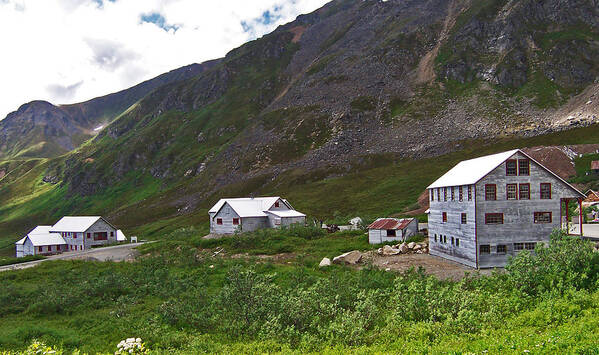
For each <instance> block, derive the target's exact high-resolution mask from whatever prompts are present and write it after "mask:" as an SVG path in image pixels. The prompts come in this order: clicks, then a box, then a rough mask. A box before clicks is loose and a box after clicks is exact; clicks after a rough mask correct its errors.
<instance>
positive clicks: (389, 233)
mask: <svg viewBox="0 0 599 355" xmlns="http://www.w3.org/2000/svg"><path fill="white" fill-rule="evenodd" d="M387 237H395V229H387Z"/></svg>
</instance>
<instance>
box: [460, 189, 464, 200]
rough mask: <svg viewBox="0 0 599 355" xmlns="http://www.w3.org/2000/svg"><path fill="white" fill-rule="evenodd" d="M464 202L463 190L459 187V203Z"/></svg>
mask: <svg viewBox="0 0 599 355" xmlns="http://www.w3.org/2000/svg"><path fill="white" fill-rule="evenodd" d="M462 201H464V189H463V188H462V186H460V202H462Z"/></svg>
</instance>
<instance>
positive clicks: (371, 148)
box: [0, 0, 599, 225]
mask: <svg viewBox="0 0 599 355" xmlns="http://www.w3.org/2000/svg"><path fill="white" fill-rule="evenodd" d="M598 58H599V6H598V2H597V1H596V0H545V1H538V0H537V1H533V0H481V1H470V0H461V1H458V0H389V1H378V0H365V1H353V0H334V1H332V2H330V3H328V4H327V5H325V6H324V7H323V8H321V9H319V10H317V11H315V12H313V13H311V14H307V15H302V16H299V17H298V18H297V19H296V20H295V21H293V22H291V23H289V24H286V25H284V26H280V27H279V28H277V29H276V30H275V31H274V32H272V33H270V34H268V35H266V36H264V37H263V38H260V39H257V40H255V41H252V42H250V43H247V44H245V45H243V46H241V47H240V48H237V49H235V50H233V51H231V52H230V53H228V54H227V55H226V57H225V58H223V59H222V60H220V61H218V62H216V63H214V65H213V66H212V67H210V68H207V70H204V71H202V72H201V73H199V74H197V75H194V76H193V77H189V78H188V79H185V80H181V81H176V82H172V83H168V84H166V85H162V86H160V87H157V88H156V89H154V90H153V91H151V92H150V93H149V94H147V95H146V96H144V97H143V99H141V100H139V101H138V102H137V103H136V104H134V105H132V106H130V107H128V108H127V110H126V111H125V112H124V113H122V114H121V115H120V116H119V117H118V118H117V119H116V120H114V121H113V122H112V123H111V124H110V125H109V126H107V127H106V128H105V129H103V130H102V131H101V132H100V133H99V134H98V135H97V136H96V137H95V138H94V139H93V140H92V141H91V142H90V143H89V144H86V145H85V146H83V147H80V148H79V149H77V150H75V151H73V152H72V153H70V154H69V155H67V156H64V157H62V158H61V159H56V160H53V161H50V162H48V163H44V164H46V165H44V167H43V168H41V167H40V168H39V172H38V173H39V174H41V175H40V179H41V178H42V177H44V178H45V180H46V181H52V182H57V184H56V186H57V187H55V188H52V189H49V188H48V187H47V186H46V187H44V188H46V189H48V191H47V192H46V194H47V195H45V196H46V200H44V201H45V202H44V203H49V202H48V201H60V202H57V203H58V205H60V207H55V208H53V209H51V213H54V214H58V213H60V212H62V211H65V210H67V211H71V210H84V211H89V210H93V211H98V213H100V212H103V213H111V214H112V215H113V216H114V217H115V218H117V219H120V220H121V221H124V223H131V224H133V225H140V224H142V223H144V221H146V223H147V221H148V220H158V219H164V218H176V217H177V216H186V215H189V216H191V215H193V214H196V213H197V212H198V211H203V208H205V207H206V206H208V205H209V204H210V202H211V201H212V200H213V199H214V198H216V197H217V196H220V195H225V194H226V195H234V194H245V193H249V192H255V193H281V194H291V195H294V196H298V197H300V199H301V200H304V201H312V202H316V205H317V206H315V204H314V203H311V204H310V203H307V202H299V204H300V206H302V207H303V206H305V207H306V208H308V209H310V208H313V209H315V210H316V209H318V210H319V211H321V213H326V214H328V215H333V214H334V211H335V210H334V209H333V208H338V209H339V210H344V209H347V210H349V209H350V207H349V206H354V205H355V204H353V200H352V201H349V200H347V201H345V202H343V203H341V206H336V207H335V206H332V205H329V202H330V201H335V202H337V204H339V202H340V201H344V200H340V197H339V196H334V197H333V196H330V197H327V196H322V195H321V196H318V194H317V193H316V192H312V191H311V190H309V189H308V187H307V186H310V188H313V189H314V191H319V192H320V193H322V192H323V191H327V192H330V191H329V190H327V189H329V188H331V186H335V188H337V189H339V188H345V187H346V186H354V185H353V184H355V183H356V181H361V182H363V183H364V184H362V185H359V187H360V188H365V189H369V190H368V192H365V191H362V192H356V191H348V192H347V193H348V199H350V198H353V199H358V200H359V199H362V201H363V203H362V204H361V206H362V208H363V209H364V210H369V211H378V213H384V212H385V213H386V212H387V211H388V209H387V208H391V207H381V206H383V204H382V203H381V202H380V201H378V200H377V199H384V198H386V197H385V196H389V194H396V193H398V191H399V190H395V191H392V189H390V187H391V186H395V187H397V185H396V181H404V182H406V183H407V182H408V181H409V182H410V183H414V186H411V187H409V188H408V187H406V188H405V189H406V190H405V194H406V197H405V198H404V199H402V200H401V203H399V202H397V203H396V205H394V207H393V208H394V209H395V211H397V210H401V208H404V207H408V206H406V205H405V204H408V203H409V201H412V203H414V202H416V199H417V196H418V195H419V194H420V193H421V191H422V189H423V188H424V187H425V186H426V183H427V179H434V177H436V176H439V175H441V174H442V172H443V169H446V168H448V167H449V165H450V164H451V163H452V162H454V161H453V160H451V159H454V160H455V159H458V158H460V157H464V156H468V154H470V155H472V154H479V153H480V152H482V151H494V150H497V149H503V148H505V147H507V146H508V145H510V144H532V145H538V144H539V141H540V140H539V139H535V138H526V137H552V138H551V143H552V144H561V142H560V141H559V139H562V138H563V137H565V136H563V135H560V133H559V132H562V131H564V130H567V129H569V128H572V127H579V126H588V125H592V124H594V123H596V122H597V116H598V115H597V105H598V102H599V101H598V99H599V82H598V80H599V60H597V59H598ZM123 106H125V104H123ZM109 107H112V106H111V105H109ZM115 107H116V106H115ZM120 109H122V107H119V110H120ZM115 110H116V109H115ZM99 111H101V110H94V112H99ZM2 131H4V130H2ZM2 131H0V132H2ZM556 132H557V133H556ZM577 132H578V131H577ZM576 134H578V133H576ZM569 137H574V136H572V135H571V136H569ZM585 137H586V136H585ZM506 139H507V140H508V141H509V142H512V143H509V144H508V143H505V142H506ZM509 139H511V140H509ZM519 139H520V140H519ZM522 139H529V140H528V141H523V140H522ZM585 139H587V138H585ZM556 140H557V141H556ZM500 142H504V143H500ZM515 142H518V143H515ZM522 142H528V143H522ZM585 143H596V142H585ZM563 144H566V143H563ZM567 144H572V142H570V143H567ZM485 146H486V148H484V149H483V148H482V147H485ZM510 147H511V146H510ZM460 151H468V152H469V153H468V154H466V153H459V154H456V153H455V152H460ZM444 154H445V155H446V154H450V155H449V156H451V157H453V158H451V159H449V158H448V159H445V160H443V161H442V162H440V160H434V159H432V160H431V159H428V158H432V157H436V156H440V155H444ZM413 159H428V160H423V163H419V164H420V165H416V163H412V161H413ZM410 164H412V165H410ZM384 166H389V167H392V166H395V168H396V169H399V170H398V171H395V170H391V169H392V168H389V169H387V170H384V172H385V174H387V176H383V177H380V176H376V175H375V174H376V173H375V171H378V170H376V169H378V168H380V167H384ZM415 166H420V169H422V171H418V170H417V171H415V170H413V169H414V167H415ZM408 168H409V169H411V170H409V169H408ZM385 169H386V168H385ZM402 169H406V170H405V171H404V170H402ZM362 172H364V173H363V174H362ZM378 173H381V171H378ZM356 174H362V175H361V176H359V177H358V176H357V175H356ZM410 174H411V175H410ZM347 176H352V179H353V180H348V179H346V178H345V177H347ZM371 178H372V179H374V180H372V181H375V180H376V181H378V182H379V183H380V184H379V185H376V184H375V185H376V186H375V185H372V184H370V185H369V184H367V183H366V182H365V181H366V180H368V179H371ZM356 179H357V180H356ZM377 179H378V180H377ZM381 179H383V180H381ZM390 179H396V181H393V182H392V181H391V180H390ZM402 179H404V180H402ZM331 181H335V183H334V184H333V183H331ZM0 182H1V181H0ZM327 184H329V185H327ZM42 186H43V184H42ZM302 186H303V188H302ZM327 186H328V187H327ZM13 188H14V187H13ZM0 189H2V187H0ZM5 189H8V187H5ZM15 189H16V188H15ZM302 189H303V190H302ZM377 189H378V190H377ZM400 189H403V187H401V188H400ZM16 190H18V189H16ZM300 190H301V191H300ZM401 191H404V190H401ZM337 192H338V191H337ZM331 197H333V198H331ZM52 199H54V200H52ZM329 200H330V201H329ZM37 201H40V199H37ZM82 201H85V203H83V202H82ZM99 201H102V202H101V203H100V202H99ZM398 201H399V200H398ZM297 204H298V203H296V205H297ZM329 206H330V207H329ZM352 208H353V207H352ZM0 212H1V211H0ZM308 212H311V211H308ZM340 213H343V212H340ZM202 215H203V214H202Z"/></svg>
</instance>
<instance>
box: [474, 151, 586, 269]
mask: <svg viewBox="0 0 599 355" xmlns="http://www.w3.org/2000/svg"><path fill="white" fill-rule="evenodd" d="M511 159H526V156H524V155H522V154H521V153H516V154H515V155H514V156H512V158H511ZM526 183H528V184H530V200H507V197H506V185H507V184H526ZM541 183H551V192H552V193H551V199H541V198H540V184H541ZM485 184H495V185H496V186H497V200H496V201H486V200H485V189H484V187H485ZM476 186H477V188H476V198H477V206H476V212H477V220H476V223H477V233H478V245H479V246H480V245H490V248H491V253H490V254H482V255H480V254H479V265H478V266H479V267H481V268H488V267H503V266H505V265H506V264H507V260H508V256H510V255H515V252H514V243H525V242H545V241H548V240H549V234H551V232H552V231H553V230H554V229H556V228H560V227H561V226H560V209H561V202H560V199H561V198H577V197H578V196H577V194H576V192H575V191H573V190H572V189H571V188H570V187H569V186H568V185H566V184H565V183H563V182H562V181H561V180H560V179H558V178H557V177H555V176H554V175H553V174H551V173H549V172H548V171H547V170H545V169H544V168H543V167H541V166H539V165H537V164H535V163H534V162H533V161H531V162H530V175H528V176H520V175H519V176H506V167H505V162H504V163H503V164H501V165H500V166H499V167H497V168H496V169H494V170H493V171H492V172H491V173H489V174H488V175H487V176H485V177H484V178H483V179H481V180H480V181H479V182H478V183H477V185H476ZM535 212H551V214H552V221H551V223H543V224H539V223H534V213H535ZM486 213H503V224H494V225H488V224H485V214H486ZM497 245H506V246H507V253H506V254H498V253H497Z"/></svg>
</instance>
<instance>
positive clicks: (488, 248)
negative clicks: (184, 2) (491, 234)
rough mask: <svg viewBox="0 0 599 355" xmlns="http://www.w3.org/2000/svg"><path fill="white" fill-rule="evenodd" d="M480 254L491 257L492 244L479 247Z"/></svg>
mask: <svg viewBox="0 0 599 355" xmlns="http://www.w3.org/2000/svg"><path fill="white" fill-rule="evenodd" d="M478 253H479V254H480V255H482V254H485V255H489V254H491V245H490V244H481V245H479V246H478Z"/></svg>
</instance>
